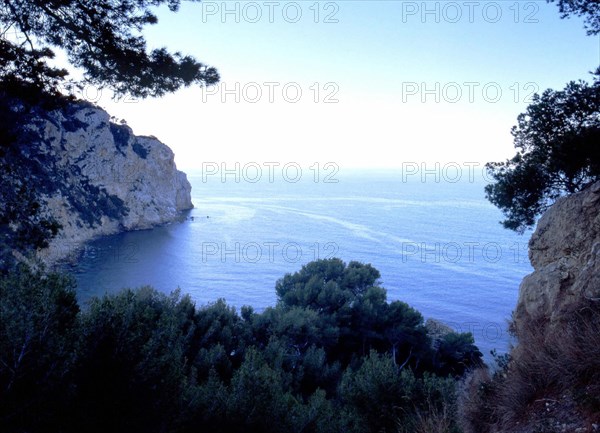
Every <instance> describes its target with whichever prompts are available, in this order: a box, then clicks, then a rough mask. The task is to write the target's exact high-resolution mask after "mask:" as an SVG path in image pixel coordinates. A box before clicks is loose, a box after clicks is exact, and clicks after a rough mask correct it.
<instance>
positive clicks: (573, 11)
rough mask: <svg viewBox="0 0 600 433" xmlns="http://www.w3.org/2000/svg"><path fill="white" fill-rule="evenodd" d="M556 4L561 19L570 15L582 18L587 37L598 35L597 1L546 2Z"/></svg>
mask: <svg viewBox="0 0 600 433" xmlns="http://www.w3.org/2000/svg"><path fill="white" fill-rule="evenodd" d="M547 1H548V3H554V2H556V3H557V4H558V8H559V10H560V14H561V18H567V17H570V16H572V15H575V16H578V17H583V19H584V23H585V28H586V30H587V34H588V35H597V34H598V33H600V2H598V0H547Z"/></svg>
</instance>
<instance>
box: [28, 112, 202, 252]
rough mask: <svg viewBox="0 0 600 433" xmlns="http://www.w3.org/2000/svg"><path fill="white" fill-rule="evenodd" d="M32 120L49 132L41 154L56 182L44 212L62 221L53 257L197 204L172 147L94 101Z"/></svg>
mask: <svg viewBox="0 0 600 433" xmlns="http://www.w3.org/2000/svg"><path fill="white" fill-rule="evenodd" d="M34 123H35V124H34V125H31V128H33V129H35V132H36V134H38V135H39V136H40V137H41V140H40V145H39V146H40V148H39V149H36V152H37V156H38V157H40V156H39V155H42V157H43V158H44V160H46V161H48V162H49V163H48V164H47V167H48V170H49V171H51V172H52V179H53V180H52V183H53V185H52V186H51V187H45V188H43V191H44V192H42V193H41V198H42V202H44V203H45V206H44V208H43V212H44V213H45V214H46V215H48V216H51V217H53V218H54V219H56V220H57V222H58V223H60V224H61V225H62V229H61V230H60V232H59V234H58V236H57V237H56V238H55V239H53V240H52V241H51V243H50V245H49V247H48V248H47V249H45V250H43V251H41V252H40V253H39V256H40V258H41V259H42V260H44V261H46V262H53V261H55V260H57V259H60V258H62V257H65V256H67V255H69V254H70V253H72V252H73V249H75V248H77V246H78V245H79V244H81V243H82V242H85V241H88V240H90V239H92V238H95V237H98V236H100V235H107V234H113V233H117V232H119V231H124V230H137V229H146V228H150V227H153V226H155V225H159V224H163V223H167V222H170V221H173V220H175V219H176V218H177V217H178V215H179V213H180V211H182V210H186V209H191V208H192V207H193V205H192V202H191V196H190V192H191V186H190V183H189V182H188V180H187V178H186V175H185V173H183V172H181V171H178V170H177V168H176V166H175V162H174V155H173V152H172V151H171V149H169V147H167V146H166V145H164V144H163V143H161V142H160V141H158V140H157V139H155V138H151V137H137V136H135V135H133V133H132V131H131V129H130V128H129V127H127V126H125V125H119V124H115V123H112V122H111V121H110V116H109V115H108V113H106V112H105V111H103V110H101V109H99V108H98V107H95V106H92V105H90V104H84V103H79V104H70V105H69V106H68V107H66V108H64V109H61V110H56V111H53V112H50V113H43V115H41V116H39V118H38V119H37V120H36V122H34Z"/></svg>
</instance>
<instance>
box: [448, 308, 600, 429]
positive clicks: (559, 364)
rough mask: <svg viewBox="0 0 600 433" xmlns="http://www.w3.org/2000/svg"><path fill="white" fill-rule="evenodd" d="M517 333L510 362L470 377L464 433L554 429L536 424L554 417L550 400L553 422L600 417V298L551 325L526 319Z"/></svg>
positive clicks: (465, 390) (462, 411) (464, 398)
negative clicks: (549, 406)
mask: <svg viewBox="0 0 600 433" xmlns="http://www.w3.org/2000/svg"><path fill="white" fill-rule="evenodd" d="M517 338H518V340H519V344H518V346H517V347H516V348H514V349H513V350H512V352H511V360H510V362H509V363H508V364H507V365H506V367H505V368H503V369H500V370H498V371H496V372H495V373H494V374H493V375H490V374H489V372H487V371H483V370H477V371H475V372H473V373H472V374H471V375H470V376H469V377H468V378H467V379H466V380H465V382H464V384H463V390H462V393H461V396H460V398H459V407H460V409H459V413H460V418H461V424H462V427H463V430H464V433H485V432H516V431H523V432H526V431H554V430H552V428H553V427H552V426H550V427H547V426H542V425H535V424H536V423H537V424H539V423H540V422H541V420H542V419H544V420H545V421H544V423H546V424H547V423H549V421H548V419H550V418H551V417H549V416H548V414H547V411H550V409H549V408H548V405H547V404H546V403H548V402H553V403H552V406H551V407H552V411H553V412H552V413H553V414H554V418H552V420H551V421H552V423H554V422H555V423H561V424H564V423H567V424H568V422H570V421H571V420H578V421H580V423H581V425H583V426H589V425H591V423H597V422H599V421H600V303H598V302H593V301H583V302H581V303H580V304H579V305H577V306H576V308H574V309H572V311H571V312H569V313H567V314H565V316H564V320H563V321H562V322H561V323H558V324H552V325H551V326H550V325H548V324H547V323H528V324H526V326H523V325H521V326H520V327H519V331H518V335H517ZM540 411H542V412H543V413H542V414H538V412H540ZM537 415H540V416H537ZM541 415H544V416H545V418H544V417H542V416H541ZM561 418H563V419H561ZM528 426H529V427H531V430H528V428H529V427H528ZM557 431H560V430H557ZM584 431H585V430H584ZM590 431H591V430H590Z"/></svg>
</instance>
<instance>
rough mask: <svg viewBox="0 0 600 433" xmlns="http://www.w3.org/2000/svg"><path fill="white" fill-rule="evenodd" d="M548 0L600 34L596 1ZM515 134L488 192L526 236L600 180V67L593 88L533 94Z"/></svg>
mask: <svg viewBox="0 0 600 433" xmlns="http://www.w3.org/2000/svg"><path fill="white" fill-rule="evenodd" d="M547 1H548V2H549V3H554V2H556V3H557V5H558V8H559V11H560V14H561V18H570V17H572V16H578V17H582V18H583V19H584V25H585V28H586V30H587V34H588V35H597V34H599V33H600V2H598V0H547ZM512 135H513V137H514V145H515V148H516V149H517V153H516V155H515V156H514V157H512V158H511V159H509V160H506V161H504V162H490V163H488V164H487V166H486V167H487V170H488V172H489V174H490V175H491V177H492V178H493V179H494V182H493V183H492V184H490V185H488V186H487V187H486V189H485V192H486V197H487V198H488V200H490V201H491V202H492V203H493V204H494V205H496V206H497V207H498V208H500V209H501V210H502V212H503V213H504V216H505V217H506V219H505V220H504V221H502V224H503V225H504V227H506V228H508V229H511V230H515V231H517V232H519V233H523V232H524V231H525V230H526V229H528V228H531V227H533V226H534V225H535V222H536V218H537V217H539V216H540V215H541V214H542V213H543V212H544V211H545V210H546V209H547V208H548V207H549V206H551V205H552V204H553V203H554V202H555V201H556V200H557V199H558V198H559V197H562V196H565V195H568V194H572V193H574V192H577V191H580V190H582V189H584V188H586V187H588V186H589V185H591V184H592V183H594V182H596V181H598V180H600V67H599V68H597V69H596V71H595V72H594V74H593V82H592V83H591V84H589V83H586V82H585V81H582V80H579V81H571V82H570V83H568V84H567V85H566V87H565V88H564V89H563V90H558V91H556V90H552V89H547V90H546V91H544V92H543V93H542V94H541V95H538V94H535V95H534V96H533V102H532V103H531V104H530V105H529V106H528V107H527V110H526V111H525V113H522V114H520V115H519V117H518V119H517V125H516V126H514V127H513V129H512Z"/></svg>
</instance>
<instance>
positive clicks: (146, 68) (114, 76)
mask: <svg viewBox="0 0 600 433" xmlns="http://www.w3.org/2000/svg"><path fill="white" fill-rule="evenodd" d="M192 1H193V0H192ZM180 3H181V1H180V0H136V1H130V0H52V1H47V0H11V1H3V2H1V3H0V26H1V27H0V31H1V34H0V35H1V36H2V37H1V38H0V60H2V62H1V63H0V64H1V65H2V67H1V68H0V83H2V85H3V86H4V87H14V86H15V85H17V84H18V85H21V86H25V87H30V88H35V89H37V90H40V91H45V92H56V90H57V85H58V84H60V83H61V82H63V81H64V79H65V78H66V76H67V71H65V70H64V69H61V68H56V67H53V66H49V65H48V63H47V60H49V59H51V58H53V57H54V52H53V51H52V48H59V49H62V50H64V51H65V52H66V54H67V57H68V59H69V61H70V63H72V64H73V65H74V66H76V67H78V68H81V69H82V71H83V72H84V77H85V78H84V82H86V83H91V84H94V85H97V86H99V87H108V88H110V89H112V90H113V91H114V92H115V94H116V95H117V96H118V95H124V94H130V95H133V96H136V97H142V98H143V97H147V96H161V95H164V94H165V93H169V92H173V91H175V90H177V89H179V88H181V87H183V86H189V85H191V84H193V83H199V84H201V85H210V84H214V83H216V82H217V81H218V80H219V74H218V72H217V70H216V69H215V68H212V67H208V66H206V65H204V64H203V63H201V62H198V61H197V60H195V59H194V58H193V57H191V56H189V55H183V54H181V53H179V52H175V53H170V52H169V51H167V49H166V48H157V49H153V50H151V51H149V50H148V49H147V46H146V40H145V39H144V37H143V36H142V35H141V31H142V29H143V28H144V27H145V26H147V25H152V24H156V23H157V21H158V19H157V17H156V14H154V13H153V12H152V10H151V7H157V6H160V5H163V4H166V5H168V7H169V9H170V10H171V11H173V12H175V11H177V10H178V9H179V6H180ZM12 32H14V34H12ZM11 34H12V37H9V36H10V35H11ZM70 84H76V83H75V82H74V81H71V82H70Z"/></svg>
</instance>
